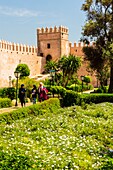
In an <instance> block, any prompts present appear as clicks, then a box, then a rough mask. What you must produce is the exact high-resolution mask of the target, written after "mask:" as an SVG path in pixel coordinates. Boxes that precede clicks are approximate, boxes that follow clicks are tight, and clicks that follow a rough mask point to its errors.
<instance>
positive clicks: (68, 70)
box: [58, 55, 81, 87]
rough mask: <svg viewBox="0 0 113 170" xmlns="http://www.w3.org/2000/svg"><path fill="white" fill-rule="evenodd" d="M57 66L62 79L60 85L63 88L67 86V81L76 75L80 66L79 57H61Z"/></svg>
mask: <svg viewBox="0 0 113 170" xmlns="http://www.w3.org/2000/svg"><path fill="white" fill-rule="evenodd" d="M58 66H59V68H60V70H61V71H62V73H63V77H62V83H63V84H62V85H63V86H64V87H66V86H67V84H68V82H69V80H71V78H72V76H73V75H74V74H75V73H77V71H78V69H79V68H80V66H81V59H80V57H76V56H74V55H69V56H65V55H64V56H63V57H62V58H61V59H60V60H59V61H58Z"/></svg>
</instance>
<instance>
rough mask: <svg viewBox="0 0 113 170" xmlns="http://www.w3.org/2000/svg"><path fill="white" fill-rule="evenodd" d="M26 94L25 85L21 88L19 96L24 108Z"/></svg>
mask: <svg viewBox="0 0 113 170" xmlns="http://www.w3.org/2000/svg"><path fill="white" fill-rule="evenodd" d="M25 93H26V89H25V88H24V84H22V85H21V87H20V88H19V96H18V97H19V99H20V103H21V106H22V107H23V106H25Z"/></svg>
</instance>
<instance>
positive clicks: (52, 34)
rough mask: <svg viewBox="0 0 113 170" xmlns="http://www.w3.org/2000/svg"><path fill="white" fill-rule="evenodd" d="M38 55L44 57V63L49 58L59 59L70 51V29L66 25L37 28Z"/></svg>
mask: <svg viewBox="0 0 113 170" xmlns="http://www.w3.org/2000/svg"><path fill="white" fill-rule="evenodd" d="M37 47H38V55H39V56H42V57H43V61H44V62H43V64H45V63H46V61H49V60H54V61H55V60H58V59H59V58H60V57H61V56H63V55H68V54H69V52H70V48H69V40H68V29H67V28H66V27H63V26H60V27H56V26H55V27H54V28H52V27H51V28H48V27H46V28H41V29H40V28H38V29H37Z"/></svg>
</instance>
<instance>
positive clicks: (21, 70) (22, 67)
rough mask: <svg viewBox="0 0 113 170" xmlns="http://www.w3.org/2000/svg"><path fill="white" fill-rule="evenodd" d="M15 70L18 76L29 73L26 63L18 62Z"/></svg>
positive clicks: (21, 76) (25, 75)
mask: <svg viewBox="0 0 113 170" xmlns="http://www.w3.org/2000/svg"><path fill="white" fill-rule="evenodd" d="M15 71H18V72H19V73H20V78H23V77H27V76H29V75H30V69H29V67H28V66H27V64H18V65H17V67H16V69H15Z"/></svg>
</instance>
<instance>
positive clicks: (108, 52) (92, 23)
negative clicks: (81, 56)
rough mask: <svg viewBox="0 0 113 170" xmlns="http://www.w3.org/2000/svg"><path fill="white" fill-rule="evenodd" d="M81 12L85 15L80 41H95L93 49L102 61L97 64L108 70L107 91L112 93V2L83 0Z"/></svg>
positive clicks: (110, 0)
mask: <svg viewBox="0 0 113 170" xmlns="http://www.w3.org/2000/svg"><path fill="white" fill-rule="evenodd" d="M82 10H83V11H85V12H86V15H87V20H86V24H85V26H84V27H83V38H82V39H83V41H85V42H89V41H92V40H93V41H95V46H94V49H96V50H95V51H96V53H97V52H98V53H99V55H98V57H99V59H100V60H101V61H102V63H99V64H100V65H101V64H103V68H105V69H107V70H109V69H110V86H109V90H108V91H109V92H113V52H112V51H113V45H112V44H113V0H85V2H84V4H83V5H82ZM94 56H95V55H93V57H94ZM104 60H105V61H107V65H108V66H109V69H108V68H107V66H105V65H104V64H105V62H104ZM89 61H90V60H89ZM97 61H98V60H97ZM101 68H102V67H101ZM97 71H98V70H97ZM102 72H105V71H104V70H102Z"/></svg>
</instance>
